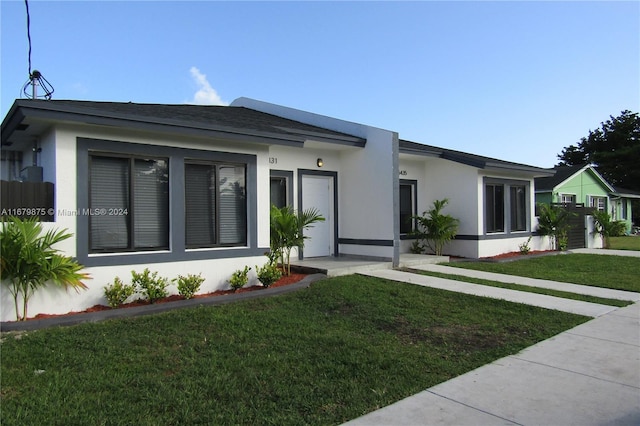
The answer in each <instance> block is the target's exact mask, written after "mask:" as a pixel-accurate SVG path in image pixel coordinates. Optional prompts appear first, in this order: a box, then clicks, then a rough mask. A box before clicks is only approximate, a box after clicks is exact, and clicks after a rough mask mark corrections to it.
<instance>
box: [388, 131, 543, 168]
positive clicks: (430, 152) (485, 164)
mask: <svg viewBox="0 0 640 426" xmlns="http://www.w3.org/2000/svg"><path fill="white" fill-rule="evenodd" d="M399 142H400V153H401V154H413V155H421V156H427V157H437V158H442V159H445V160H450V161H454V162H457V163H461V164H465V165H467V166H472V167H477V168H479V169H488V170H498V169H499V170H506V171H519V172H527V173H533V174H535V175H536V176H551V175H553V174H554V171H553V170H549V169H544V168H540V167H534V166H529V165H526V164H520V163H513V162H510V161H504V160H498V159H496V158H491V157H483V156H481V155H475V154H469V153H466V152H461V151H455V150H452V149H446V148H440V147H437V146H432V145H425V144H421V143H417V142H411V141H407V140H402V139H401V140H400V141H399Z"/></svg>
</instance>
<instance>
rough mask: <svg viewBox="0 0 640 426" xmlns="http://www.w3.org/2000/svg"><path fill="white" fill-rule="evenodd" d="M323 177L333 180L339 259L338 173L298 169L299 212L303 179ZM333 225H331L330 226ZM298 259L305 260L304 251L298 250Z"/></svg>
mask: <svg viewBox="0 0 640 426" xmlns="http://www.w3.org/2000/svg"><path fill="white" fill-rule="evenodd" d="M303 176H322V177H328V178H332V188H331V189H332V191H333V256H335V257H338V256H339V252H338V172H331V171H324V170H310V169H298V211H302V177H303ZM329 225H331V224H329ZM298 259H299V260H303V259H304V249H303V248H299V249H298Z"/></svg>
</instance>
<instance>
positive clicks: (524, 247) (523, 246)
mask: <svg viewBox="0 0 640 426" xmlns="http://www.w3.org/2000/svg"><path fill="white" fill-rule="evenodd" d="M530 242H531V237H529V238H528V239H527V241H526V242H524V243H522V244H520V245H519V246H518V248H519V249H520V254H529V252H530V251H531V247H529V243H530Z"/></svg>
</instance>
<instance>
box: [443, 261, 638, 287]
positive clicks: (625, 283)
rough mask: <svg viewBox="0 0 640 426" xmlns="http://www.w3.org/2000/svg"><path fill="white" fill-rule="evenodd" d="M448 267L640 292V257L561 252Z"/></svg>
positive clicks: (452, 264) (451, 264)
mask: <svg viewBox="0 0 640 426" xmlns="http://www.w3.org/2000/svg"><path fill="white" fill-rule="evenodd" d="M447 266H455V267H457V268H466V269H475V270H479V271H487V272H497V273H500V274H509V275H517V276H521V277H530V278H540V279H545V280H553V281H561V282H567V283H574V284H583V285H590V286H594V287H604V288H612V289H616V290H627V291H635V292H640V279H638V277H640V258H637V257H625V256H605V255H599V254H559V255H555V256H543V257H536V258H530V259H522V260H518V261H513V262H504V263H489V262H452V263H448V264H447Z"/></svg>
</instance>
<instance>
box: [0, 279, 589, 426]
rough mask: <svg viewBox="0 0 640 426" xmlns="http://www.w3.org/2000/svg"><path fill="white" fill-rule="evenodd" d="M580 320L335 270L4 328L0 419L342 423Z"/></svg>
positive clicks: (33, 421) (6, 421) (36, 421)
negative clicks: (309, 279)
mask: <svg viewBox="0 0 640 426" xmlns="http://www.w3.org/2000/svg"><path fill="white" fill-rule="evenodd" d="M586 320H588V318H586V317H582V316H578V315H573V314H568V313H562V312H559V311H552V310H545V309H541V308H536V307H532V306H527V305H521V304H514V303H509V302H505V301H501V300H491V299H485V298H479V297H473V296H467V295H462V294H456V293H452V292H447V291H442V290H436V289H429V288H424V287H418V286H413V285H410V284H401V283H395V282H391V281H385V280H380V279H376V278H371V277H362V276H355V275H353V276H346V277H337V278H332V279H327V280H323V281H320V282H317V283H315V284H314V285H312V286H311V287H310V288H309V289H305V290H301V291H299V292H295V293H290V294H287V295H282V296H278V297H272V298H264V299H254V300H249V301H244V302H239V303H235V304H230V305H223V306H218V307H200V308H195V309H183V310H176V311H172V312H167V313H164V314H160V315H154V316H149V317H139V318H134V319H120V320H111V321H106V322H102V323H93V324H82V325H78V326H74V327H68V328H53V329H45V330H40V331H37V332H29V333H24V334H20V335H6V334H5V335H4V336H3V339H2V343H1V344H0V349H1V350H2V364H1V366H0V368H1V373H2V389H1V392H0V398H1V403H2V413H1V416H2V418H1V419H0V420H1V423H2V424H3V425H25V424H47V425H56V424H59V425H62V424H64V425H67V424H136V425H156V424H265V425H269V424H277V425H287V424H291V425H293V424H295V425H298V424H321V425H330V424H340V423H342V422H344V421H347V420H350V419H353V418H356V417H358V416H360V415H362V414H364V413H367V412H370V411H372V410H375V409H377V408H380V407H383V406H386V405H388V404H390V403H392V402H394V401H397V400H399V399H401V398H404V397H406V396H409V395H412V394H415V393H417V392H419V391H422V390H424V389H426V388H428V387H430V386H433V385H435V384H437V383H440V382H443V381H445V380H448V379H450V378H452V377H455V376H458V375H460V374H463V373H465V372H467V371H470V370H472V369H474V368H476V367H479V366H481V365H484V364H487V363H489V362H491V361H493V360H495V359H498V358H500V357H503V356H506V355H508V354H513V353H516V352H518V351H520V350H521V349H523V348H525V347H527V346H530V345H532V344H534V343H535V342H538V341H540V340H543V339H546V338H548V337H550V336H553V335H555V334H557V333H559V332H562V331H564V330H566V329H569V328H571V327H574V326H576V325H578V324H580V323H582V322H584V321H586Z"/></svg>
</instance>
